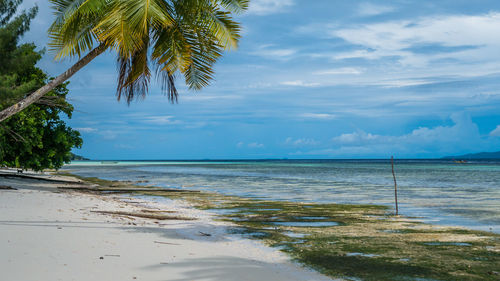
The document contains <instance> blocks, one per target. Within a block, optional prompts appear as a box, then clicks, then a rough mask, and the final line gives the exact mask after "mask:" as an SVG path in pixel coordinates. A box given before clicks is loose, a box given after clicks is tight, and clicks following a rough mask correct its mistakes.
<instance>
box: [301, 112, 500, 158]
mask: <svg viewBox="0 0 500 281" xmlns="http://www.w3.org/2000/svg"><path fill="white" fill-rule="evenodd" d="M451 119H452V121H453V122H454V124H453V125H451V126H437V127H433V128H428V127H420V128H417V129H415V130H413V131H412V132H410V133H408V134H405V135H399V136H391V135H378V134H372V133H367V132H364V131H362V130H357V131H355V132H352V133H345V134H341V135H339V136H336V137H334V138H332V143H333V144H334V147H333V148H332V147H330V148H326V149H323V150H318V151H312V152H309V153H310V154H311V153H312V154H315V153H327V154H329V155H339V156H342V155H361V156H362V155H375V156H384V157H385V156H388V155H389V156H390V155H391V154H399V155H402V156H404V155H415V154H419V156H420V157H440V156H444V155H433V154H431V152H432V151H440V152H441V153H444V154H445V155H448V154H449V155H452V154H454V153H456V152H457V151H477V150H478V149H484V150H487V149H489V148H490V146H491V145H492V143H491V142H488V140H487V139H485V138H483V137H481V135H480V133H479V129H478V127H477V125H476V124H475V123H474V122H472V120H471V119H470V117H469V116H468V115H465V114H454V115H452V116H451ZM499 133H500V129H499Z"/></svg>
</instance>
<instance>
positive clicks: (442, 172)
mask: <svg viewBox="0 0 500 281" xmlns="http://www.w3.org/2000/svg"><path fill="white" fill-rule="evenodd" d="M395 169H396V176H397V181H398V190H399V192H398V197H399V206H400V213H402V214H404V215H408V216H416V217H421V218H422V220H424V221H426V222H431V223H436V224H444V225H459V226H466V227H471V228H475V229H481V230H490V231H494V232H500V163H499V162H473V163H467V164H455V163H453V162H452V161H437V160H435V161H432V160H401V161H397V162H396V168H395ZM64 170H67V171H68V172H71V173H75V174H78V175H81V176H92V177H99V178H103V179H108V180H131V181H139V180H140V181H145V180H146V181H148V182H147V184H149V185H156V186H162V187H168V188H182V189H197V190H204V191H215V192H220V193H224V194H230V195H238V196H245V197H252V198H261V199H275V200H291V201H304V202H319V203H354V204H383V205H387V206H391V207H392V206H393V204H394V183H393V179H392V173H391V165H390V163H389V161H381V160H283V161H119V162H117V163H106V162H104V163H101V162H93V161H81V162H73V163H72V164H70V165H66V166H65V167H64Z"/></svg>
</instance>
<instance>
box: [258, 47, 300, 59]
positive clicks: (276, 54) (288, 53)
mask: <svg viewBox="0 0 500 281" xmlns="http://www.w3.org/2000/svg"><path fill="white" fill-rule="evenodd" d="M296 53H297V50H296V49H292V48H276V47H275V45H273V44H266V45H261V46H258V47H257V49H256V51H254V52H252V53H251V54H252V55H255V56H260V57H265V58H271V59H277V60H288V59H290V58H291V57H292V56H293V55H295V54H296Z"/></svg>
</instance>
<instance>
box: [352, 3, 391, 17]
mask: <svg viewBox="0 0 500 281" xmlns="http://www.w3.org/2000/svg"><path fill="white" fill-rule="evenodd" d="M394 10H395V8H394V7H391V6H383V5H375V4H373V3H368V2H365V3H361V4H359V6H358V15H360V16H376V15H381V14H385V13H390V12H392V11H394Z"/></svg>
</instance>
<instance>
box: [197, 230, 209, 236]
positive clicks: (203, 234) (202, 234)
mask: <svg viewBox="0 0 500 281" xmlns="http://www.w3.org/2000/svg"><path fill="white" fill-rule="evenodd" d="M198 232H199V233H200V235H201V236H212V234H210V233H205V232H201V231H198Z"/></svg>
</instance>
